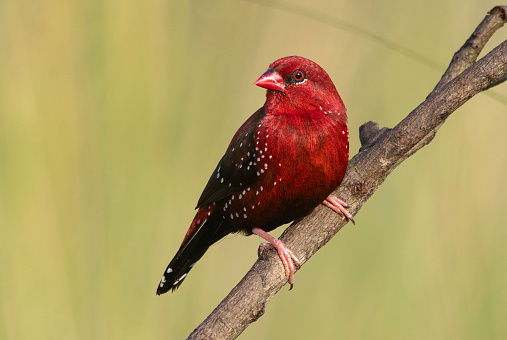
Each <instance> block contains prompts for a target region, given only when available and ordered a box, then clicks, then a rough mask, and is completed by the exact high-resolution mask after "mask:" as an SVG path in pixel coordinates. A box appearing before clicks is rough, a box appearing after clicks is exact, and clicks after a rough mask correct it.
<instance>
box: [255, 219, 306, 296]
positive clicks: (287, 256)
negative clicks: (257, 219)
mask: <svg viewBox="0 0 507 340" xmlns="http://www.w3.org/2000/svg"><path fill="white" fill-rule="evenodd" d="M252 232H253V233H254V234H255V235H257V236H259V237H262V238H263V239H265V240H266V241H268V242H269V243H271V244H272V245H273V247H275V248H276V250H277V252H278V256H279V257H280V260H282V264H283V268H284V269H285V274H286V275H287V276H288V277H289V281H288V282H289V284H290V289H292V286H293V285H294V273H295V271H296V268H297V269H299V268H300V267H301V264H300V263H299V260H298V258H297V257H296V255H294V253H293V252H292V251H291V250H290V249H288V248H287V246H285V243H283V242H282V241H280V240H279V239H277V238H275V237H273V236H271V235H269V234H268V233H267V232H265V231H264V230H262V229H259V228H253V229H252ZM261 247H262V248H264V247H265V246H264V245H263V244H261ZM290 289H289V290H290Z"/></svg>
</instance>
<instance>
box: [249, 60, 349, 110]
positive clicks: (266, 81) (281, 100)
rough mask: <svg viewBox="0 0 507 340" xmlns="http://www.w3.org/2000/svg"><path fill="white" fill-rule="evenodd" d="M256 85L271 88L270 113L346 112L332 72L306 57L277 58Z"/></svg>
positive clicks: (267, 102)
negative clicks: (330, 76) (330, 74)
mask: <svg viewBox="0 0 507 340" xmlns="http://www.w3.org/2000/svg"><path fill="white" fill-rule="evenodd" d="M255 85H257V86H260V87H263V88H265V89H267V90H268V91H267V94H266V104H265V109H266V113H268V114H321V113H322V114H337V113H338V112H340V113H341V114H342V117H343V118H342V119H346V116H345V106H344V105H343V102H342V100H341V98H340V96H339V95H338V92H337V91H336V88H335V86H334V84H333V81H332V80H331V78H329V75H328V74H327V73H326V71H324V70H323V69H322V68H321V67H320V66H319V65H317V64H316V63H314V62H313V61H311V60H309V59H306V58H303V57H297V56H293V57H285V58H281V59H278V60H276V61H275V62H273V63H272V64H271V65H269V68H268V70H267V71H266V72H264V74H263V75H262V76H260V78H259V79H257V81H256V82H255Z"/></svg>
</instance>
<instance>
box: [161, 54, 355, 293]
mask: <svg viewBox="0 0 507 340" xmlns="http://www.w3.org/2000/svg"><path fill="white" fill-rule="evenodd" d="M255 85H258V86H260V87H264V88H266V89H267V94H266V102H265V104H264V106H263V107H261V108H260V109H259V110H257V112H255V113H254V114H253V115H252V116H251V117H250V118H249V119H248V120H247V121H246V122H245V123H244V124H243V126H241V128H240V129H239V130H238V132H236V134H235V135H234V138H233V139H232V141H231V143H230V145H229V147H228V148H227V151H226V152H225V155H224V156H223V157H222V159H221V160H220V162H219V163H218V165H217V167H216V169H215V171H214V172H213V174H212V175H211V178H210V179H209V182H208V184H207V185H206V188H204V191H203V193H202V195H201V197H200V198H199V202H198V203H197V208H198V209H199V210H198V211H197V214H196V216H195V218H194V220H193V221H192V224H191V225H190V229H189V230H188V232H187V234H186V235H185V238H184V239H183V243H182V244H181V246H180V249H179V250H178V252H177V253H176V255H175V256H174V258H173V259H172V261H171V263H169V265H168V266H167V269H166V270H165V272H164V275H163V276H162V280H161V281H160V284H159V286H158V288H157V294H163V293H165V292H167V291H169V290H170V289H172V290H175V289H176V288H178V286H179V285H180V284H181V283H182V282H183V280H184V279H185V277H186V276H187V274H188V272H189V271H190V269H192V267H193V266H194V264H195V263H196V262H197V261H198V260H199V259H200V258H201V257H202V256H203V255H204V253H205V252H206V250H207V249H208V248H209V247H210V246H211V245H212V244H213V243H215V242H217V241H218V240H220V239H221V238H223V237H224V236H226V235H228V234H231V233H237V232H243V233H244V234H246V235H251V234H256V235H258V236H260V237H262V238H263V239H265V240H266V241H268V242H269V243H271V244H272V245H273V246H274V247H275V248H276V249H277V251H278V255H279V257H280V259H281V260H282V263H283V266H284V268H285V272H286V275H287V276H288V282H289V284H290V285H291V287H292V284H293V283H294V272H295V269H296V267H299V265H300V264H299V261H298V259H297V258H296V256H295V255H294V254H293V253H292V252H291V251H290V250H289V249H287V247H286V246H285V244H283V242H282V241H280V240H278V239H276V238H274V237H272V236H270V235H269V234H268V233H267V232H269V231H271V230H273V229H275V228H277V227H278V226H280V225H282V224H284V223H288V222H291V221H294V220H297V219H299V218H302V217H304V216H306V215H308V214H309V213H310V212H311V211H312V210H313V209H314V208H315V207H316V206H318V205H319V204H321V203H323V204H325V205H326V206H328V207H330V208H331V209H333V210H334V211H336V212H337V213H339V214H340V215H341V216H342V217H344V218H346V219H349V220H352V215H351V214H350V213H349V212H348V211H347V210H345V207H347V205H346V204H345V202H343V201H341V200H339V199H338V198H336V197H334V196H330V194H331V192H332V191H333V190H334V189H336V188H337V187H338V185H340V183H341V181H342V179H343V176H344V175H345V171H346V170H347V164H348V159H349V141H348V137H349V132H348V129H347V125H346V123H347V115H346V112H345V106H344V105H343V102H342V100H341V98H340V96H339V95H338V92H337V91H336V88H335V86H334V84H333V82H332V81H331V78H329V76H328V75H327V73H326V72H325V71H324V70H323V69H322V68H321V67H320V66H319V65H317V64H316V63H314V62H312V61H310V60H308V59H305V58H302V57H286V58H281V59H278V60H277V61H275V62H274V63H272V64H271V65H270V66H269V69H268V70H267V71H266V72H265V73H264V74H263V75H262V76H261V77H260V78H259V79H258V80H257V81H256V82H255Z"/></svg>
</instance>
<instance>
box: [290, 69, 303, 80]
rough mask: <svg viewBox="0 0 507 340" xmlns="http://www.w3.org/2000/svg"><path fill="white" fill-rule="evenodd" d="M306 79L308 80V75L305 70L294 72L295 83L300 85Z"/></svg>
mask: <svg viewBox="0 0 507 340" xmlns="http://www.w3.org/2000/svg"><path fill="white" fill-rule="evenodd" d="M305 79H306V73H305V71H303V70H296V71H294V72H292V80H293V81H294V82H295V83H300V82H302V81H303V80H305Z"/></svg>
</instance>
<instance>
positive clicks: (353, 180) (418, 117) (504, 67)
mask: <svg viewBox="0 0 507 340" xmlns="http://www.w3.org/2000/svg"><path fill="white" fill-rule="evenodd" d="M506 21H507V6H497V7H495V8H493V9H492V10H491V11H490V12H489V13H488V15H487V16H486V17H485V18H484V20H483V21H482V22H481V23H480V24H479V26H478V27H477V29H476V30H475V31H474V33H473V34H472V35H471V37H470V38H469V39H468V40H467V41H466V42H465V44H464V45H463V46H462V47H461V48H460V50H459V51H458V52H456V54H455V55H454V57H453V58H452V61H451V63H450V65H449V67H448V68H447V70H446V72H445V73H444V75H443V76H442V78H441V79H440V81H439V82H438V84H437V85H436V86H435V88H434V89H433V91H432V92H431V93H430V94H429V95H428V97H427V98H426V100H425V101H424V102H423V103H421V104H420V105H419V106H418V107H417V108H415V109H414V110H413V111H412V112H411V113H410V114H409V115H408V116H407V117H405V119H403V120H402V121H401V122H400V123H399V124H398V125H396V126H395V127H394V128H392V129H388V128H383V129H379V128H378V124H376V123H373V122H368V123H366V124H364V125H363V126H361V128H360V139H361V144H362V147H361V149H360V150H359V153H358V154H356V155H355V156H354V157H353V158H352V159H351V160H350V162H349V167H348V171H347V174H346V176H345V179H344V181H343V182H342V184H341V185H340V187H339V188H338V189H337V190H336V191H335V192H334V195H336V196H338V197H340V198H342V199H344V200H345V201H346V202H348V204H349V205H350V209H349V211H350V212H351V213H352V214H353V215H355V214H357V212H358V211H359V209H360V208H361V207H362V206H363V204H364V203H365V202H366V201H367V200H368V199H369V198H370V197H371V196H372V195H373V193H375V191H376V190H377V189H378V187H379V186H380V185H382V183H383V182H384V180H385V179H386V177H387V176H388V175H389V174H390V173H391V172H392V171H393V170H394V169H395V168H396V167H397V166H398V165H399V164H400V163H401V162H403V161H404V160H405V159H407V158H408V157H410V156H411V155H413V154H414V153H415V152H416V151H418V150H419V149H421V148H422V147H423V146H425V145H426V144H428V143H429V142H431V140H432V139H433V138H434V137H435V135H436V133H437V131H438V128H439V127H440V126H441V125H442V124H443V123H444V122H445V120H446V119H447V117H449V115H450V114H451V113H453V112H454V111H455V110H456V109H457V108H459V107H460V106H461V105H463V104H464V103H466V102H467V101H468V100H469V99H470V98H472V97H473V96H474V95H476V94H477V93H479V92H481V91H484V90H487V89H489V88H491V87H493V86H496V85H498V84H500V83H502V82H503V81H505V80H506V79H507V40H506V41H504V42H503V43H501V44H500V45H498V46H497V47H496V48H495V49H493V50H492V51H491V52H489V53H488V54H487V55H486V56H484V57H483V58H481V59H479V60H477V58H478V56H479V54H480V52H481V51H482V49H483V48H484V46H485V45H486V43H487V42H488V40H489V38H491V36H492V35H493V34H494V33H495V32H496V31H497V30H498V29H499V28H500V27H502V26H503V24H504V23H505V22H506ZM344 225H345V222H344V221H343V220H342V219H341V218H340V217H339V216H338V215H337V214H336V213H334V212H332V211H331V210H330V209H326V208H324V207H323V206H321V207H317V208H316V209H315V210H314V211H313V212H312V213H311V214H310V215H309V216H307V217H306V218H304V219H303V220H301V221H300V222H298V223H294V224H293V225H291V226H290V227H289V228H287V230H285V232H284V233H283V234H282V236H281V239H282V240H283V242H285V244H286V245H287V246H288V247H289V248H290V249H291V250H292V251H293V252H294V253H295V254H296V256H297V257H298V258H299V260H300V261H301V264H304V263H305V262H306V261H308V259H310V257H311V256H312V255H313V254H315V253H316V252H317V251H318V250H319V249H320V248H321V247H323V246H324V245H325V244H326V243H327V242H329V241H330V240H331V238H332V237H333V236H334V235H335V234H336V233H337V232H338V231H340V229H341V228H342V227H343V226H344ZM286 283H287V278H286V277H285V273H284V270H283V266H282V265H281V262H280V260H279V259H278V256H277V254H276V252H275V251H274V250H268V251H265V252H262V253H260V254H259V258H258V260H257V261H256V262H255V264H254V265H253V267H252V268H251V269H250V271H248V273H247V274H246V275H245V277H243V279H242V280H241V281H240V282H239V283H238V285H237V286H236V287H234V289H233V290H232V291H231V292H230V293H229V295H227V297H226V298H225V299H224V300H223V301H222V302H221V303H220V304H219V305H218V307H217V308H215V310H214V311H213V312H212V313H211V314H210V315H209V316H208V317H207V318H206V320H204V322H203V323H202V324H201V325H199V327H197V328H196V329H195V330H194V331H193V332H192V334H190V336H189V337H188V339H235V338H237V337H238V336H239V335H240V334H241V333H242V332H243V330H244V329H245V328H246V327H248V325H250V324H251V323H252V322H254V321H256V320H257V319H258V318H260V317H261V316H262V315H263V314H264V310H265V307H266V305H267V304H268V302H269V301H270V300H271V299H272V298H273V296H274V295H275V294H276V293H277V292H278V291H279V290H280V289H281V288H282V287H283V286H284V285H285V284H286Z"/></svg>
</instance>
